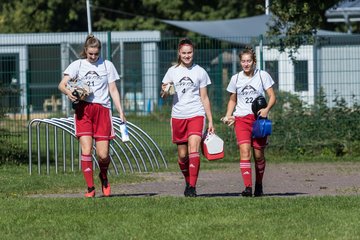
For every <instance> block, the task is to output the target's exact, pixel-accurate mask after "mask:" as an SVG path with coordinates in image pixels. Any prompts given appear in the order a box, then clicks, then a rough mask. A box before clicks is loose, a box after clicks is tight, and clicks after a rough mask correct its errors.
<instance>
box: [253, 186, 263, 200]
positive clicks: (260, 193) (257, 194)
mask: <svg viewBox="0 0 360 240" xmlns="http://www.w3.org/2000/svg"><path fill="white" fill-rule="evenodd" d="M263 195H264V192H263V186H262V184H261V183H255V191H254V196H255V197H261V196H263Z"/></svg>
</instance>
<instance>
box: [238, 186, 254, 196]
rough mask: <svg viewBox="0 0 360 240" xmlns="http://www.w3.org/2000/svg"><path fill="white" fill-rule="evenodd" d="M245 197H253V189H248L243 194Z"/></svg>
mask: <svg viewBox="0 0 360 240" xmlns="http://www.w3.org/2000/svg"><path fill="white" fill-rule="evenodd" d="M241 196H243V197H252V187H246V188H245V190H244V191H242V192H241Z"/></svg>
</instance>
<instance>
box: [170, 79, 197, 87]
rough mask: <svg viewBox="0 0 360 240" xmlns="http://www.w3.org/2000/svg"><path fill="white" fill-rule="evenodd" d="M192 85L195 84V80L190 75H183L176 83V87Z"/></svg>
mask: <svg viewBox="0 0 360 240" xmlns="http://www.w3.org/2000/svg"><path fill="white" fill-rule="evenodd" d="M191 86H195V83H194V82H193V80H191V78H189V77H183V78H182V79H180V81H179V82H178V83H177V84H176V86H175V87H191Z"/></svg>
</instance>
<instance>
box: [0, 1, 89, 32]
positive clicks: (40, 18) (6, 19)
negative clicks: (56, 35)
mask: <svg viewBox="0 0 360 240" xmlns="http://www.w3.org/2000/svg"><path fill="white" fill-rule="evenodd" d="M3 1H4V0H3ZM83 2H84V4H85V1H83ZM84 16H85V17H84ZM86 26H87V22H86V8H85V6H82V5H81V4H80V3H79V4H72V3H71V1H62V0H14V1H11V0H7V1H5V2H3V3H2V4H1V5H0V32H2V33H26V32H61V31H64V30H65V31H85V30H86V29H87V28H86Z"/></svg>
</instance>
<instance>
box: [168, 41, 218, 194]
mask: <svg viewBox="0 0 360 240" xmlns="http://www.w3.org/2000/svg"><path fill="white" fill-rule="evenodd" d="M193 57H194V45H193V43H192V41H191V40H190V39H187V38H185V39H181V40H180V42H179V44H178V61H177V64H176V65H175V66H172V67H170V68H169V69H168V70H167V72H166V74H165V76H164V78H163V80H162V83H163V84H162V90H165V89H166V87H167V85H168V84H173V86H174V88H175V94H174V95H173V106H172V112H171V131H172V141H173V143H174V144H176V145H177V152H178V164H179V167H180V170H181V172H182V173H183V175H184V178H185V183H186V187H185V191H184V195H185V196H186V197H196V196H197V194H196V182H197V179H198V175H199V169H200V153H199V149H200V143H201V139H202V136H203V134H204V130H205V126H206V118H207V120H208V129H207V131H208V132H211V133H213V132H214V126H213V119H212V114H211V107H210V100H209V97H208V94H207V86H208V85H209V84H211V81H210V78H209V75H208V74H207V72H206V71H205V70H204V69H203V68H202V67H200V66H199V65H197V64H195V63H194V62H193ZM164 97H166V94H165V95H164ZM205 116H206V118H205Z"/></svg>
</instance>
